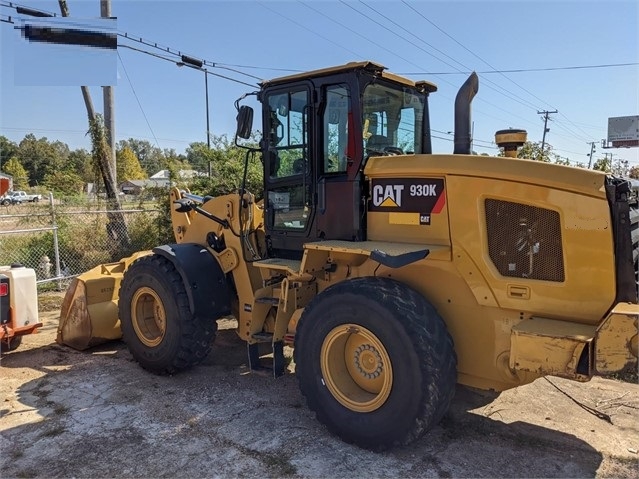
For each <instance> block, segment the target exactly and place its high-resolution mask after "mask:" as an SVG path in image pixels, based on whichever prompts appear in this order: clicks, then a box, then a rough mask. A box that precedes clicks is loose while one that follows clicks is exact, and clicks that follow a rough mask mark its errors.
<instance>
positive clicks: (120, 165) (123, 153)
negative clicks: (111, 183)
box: [116, 147, 148, 183]
mask: <svg viewBox="0 0 639 479" xmlns="http://www.w3.org/2000/svg"><path fill="white" fill-rule="evenodd" d="M116 159H117V162H116V165H117V178H118V183H121V182H123V181H127V180H143V179H145V178H147V177H148V175H147V174H146V172H145V171H144V170H143V169H142V166H140V162H139V161H138V158H137V156H135V153H133V150H132V149H131V148H129V147H124V148H122V149H121V150H120V151H118V152H117V154H116Z"/></svg>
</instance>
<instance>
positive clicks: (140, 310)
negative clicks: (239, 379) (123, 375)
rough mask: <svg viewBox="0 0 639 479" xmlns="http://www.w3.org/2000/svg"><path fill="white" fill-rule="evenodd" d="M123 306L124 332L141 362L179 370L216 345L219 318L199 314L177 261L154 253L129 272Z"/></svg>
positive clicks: (163, 369) (164, 371) (166, 370)
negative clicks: (192, 307) (192, 304)
mask: <svg viewBox="0 0 639 479" xmlns="http://www.w3.org/2000/svg"><path fill="white" fill-rule="evenodd" d="M118 310H119V316H120V322H121V327H122V337H123V339H124V341H125V342H126V344H127V346H128V348H129V351H130V352H131V354H132V355H133V357H134V358H135V360H136V361H138V362H139V363H140V365H141V366H142V367H143V368H145V369H147V370H149V371H151V372H153V373H156V374H173V373H175V372H177V371H180V370H182V369H186V368H189V367H191V366H194V365H196V364H199V363H200V362H202V361H203V360H204V359H205V358H206V357H207V355H208V354H209V352H210V350H211V346H212V343H213V340H214V338H215V333H216V332H217V322H216V321H215V319H217V318H215V319H208V318H207V319H203V318H198V317H195V316H194V315H193V314H192V313H191V310H190V308H189V301H188V297H187V294H186V290H185V288H184V283H183V282H182V277H181V276H180V275H179V273H178V272H177V270H176V269H175V266H174V265H173V263H171V261H169V260H168V259H166V258H164V257H162V256H158V255H149V256H145V257H143V258H140V259H138V260H137V261H135V262H134V263H133V264H132V265H131V266H130V267H129V269H128V270H127V271H126V273H125V274H124V278H123V280H122V283H121V286H120V294H119V301H118Z"/></svg>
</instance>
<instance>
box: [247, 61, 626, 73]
mask: <svg viewBox="0 0 639 479" xmlns="http://www.w3.org/2000/svg"><path fill="white" fill-rule="evenodd" d="M637 65H639V62H630V63H604V64H599V65H572V66H564V67H545V68H516V69H512V70H484V71H478V72H476V73H477V74H478V75H479V74H483V75H490V74H491V73H532V72H548V71H560V70H586V69H593V68H617V67H629V66H637ZM245 68H258V67H250V66H246V67H245ZM427 73H428V72H397V74H398V75H424V74H427ZM430 74H431V75H461V74H464V75H468V74H470V72H469V71H468V72H465V71H463V72H430Z"/></svg>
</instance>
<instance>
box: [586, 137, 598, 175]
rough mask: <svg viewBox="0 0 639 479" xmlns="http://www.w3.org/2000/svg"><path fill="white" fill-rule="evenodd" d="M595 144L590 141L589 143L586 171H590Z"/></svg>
mask: <svg viewBox="0 0 639 479" xmlns="http://www.w3.org/2000/svg"><path fill="white" fill-rule="evenodd" d="M596 144H597V142H596V141H591V142H590V154H589V155H588V156H589V157H590V160H588V169H590V168H591V167H592V155H593V154H594V153H595V145H596Z"/></svg>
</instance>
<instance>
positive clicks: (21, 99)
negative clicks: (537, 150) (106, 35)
mask: <svg viewBox="0 0 639 479" xmlns="http://www.w3.org/2000/svg"><path fill="white" fill-rule="evenodd" d="M67 3H68V6H69V10H70V14H71V16H72V17H77V18H78V19H94V18H95V17H98V16H99V15H100V2H99V0H68V1H67ZM7 5H9V2H8V1H5V0H0V20H6V19H7V16H9V15H10V16H12V18H14V19H15V18H16V11H15V9H12V8H9V7H8V6H7ZM14 5H15V4H14ZM19 5H23V6H28V7H33V8H37V9H41V10H45V11H48V12H56V13H59V7H58V2H57V1H56V0H41V1H38V0H23V1H21V2H20V3H19ZM111 8H112V15H113V16H116V17H117V31H118V32H119V33H122V34H124V33H127V34H128V35H129V36H131V37H135V38H138V39H140V38H141V39H143V40H144V41H145V42H147V43H151V44H154V45H155V44H158V45H159V46H161V47H163V48H164V51H163V50H161V49H160V48H154V47H153V46H149V45H144V44H142V43H140V42H137V41H132V40H127V39H122V38H121V37H120V38H118V49H117V52H116V56H117V60H113V58H114V57H113V56H111V57H109V58H110V60H107V61H109V62H110V63H109V65H114V64H115V66H114V67H113V68H115V69H116V71H115V72H114V73H113V74H111V75H106V77H109V76H110V77H111V78H113V77H115V81H116V82H117V86H116V88H115V89H114V90H115V94H114V95H115V120H116V128H115V130H116V140H118V141H119V140H121V139H128V138H136V139H143V140H148V141H150V142H151V143H152V144H154V145H156V146H158V147H160V148H173V149H175V150H176V151H177V152H178V153H182V152H184V150H185V149H186V148H187V147H188V145H189V143H191V142H195V141H201V142H205V141H206V103H205V93H206V91H205V82H204V75H205V74H204V72H202V71H198V70H195V69H192V68H189V67H186V66H183V67H181V68H180V67H178V66H177V65H176V63H177V62H179V57H178V56H175V55H172V54H171V52H174V53H175V52H180V53H182V54H187V55H189V56H191V57H194V58H198V59H201V60H206V62H207V64H208V66H207V67H206V68H207V70H208V71H209V72H211V73H212V74H215V75H216V76H214V75H209V76H208V93H209V115H210V131H211V133H212V134H215V135H220V134H229V135H232V134H233V132H234V131H235V116H236V110H235V108H234V106H233V102H234V101H235V100H236V99H237V98H239V97H240V96H241V95H242V94H244V93H246V92H250V91H254V90H256V89H257V87H256V84H257V82H258V81H259V79H270V78H275V77H278V76H282V75H287V74H289V73H293V72H294V71H304V70H312V69H317V68H324V67H328V66H334V65H339V64H343V63H346V62H350V61H359V60H372V61H375V62H377V63H381V64H383V65H385V66H386V67H388V69H389V71H391V72H393V73H399V74H404V75H405V76H407V77H408V78H411V79H413V80H429V81H431V82H434V83H435V84H437V85H438V88H439V89H438V91H437V92H436V93H434V94H432V95H431V97H430V116H431V127H432V129H433V137H434V139H433V150H434V152H438V153H451V152H452V150H453V141H452V140H453V136H452V134H451V132H452V131H453V127H454V118H453V106H454V99H455V95H456V93H457V90H458V89H459V87H460V86H461V85H462V83H463V82H464V81H465V79H466V77H467V76H468V74H469V73H470V72H471V71H473V70H475V71H477V72H478V74H479V93H478V94H477V96H476V97H475V100H474V102H473V110H472V114H473V122H474V123H473V125H474V126H473V128H474V139H475V141H474V145H473V147H474V149H475V150H476V151H477V152H478V153H488V154H497V153H498V149H497V148H496V146H495V145H494V133H495V131H497V130H501V129H505V128H522V129H525V130H527V131H528V139H529V141H541V139H542V134H543V129H544V122H543V118H542V115H541V114H538V111H543V110H548V111H553V110H557V111H558V113H555V114H551V115H549V116H550V121H549V123H548V128H549V129H550V131H549V132H548V133H547V135H546V142H547V143H549V144H551V145H552V146H553V148H554V152H555V153H557V154H559V155H560V156H562V157H563V158H568V159H569V160H570V161H572V162H573V163H577V162H580V163H584V164H587V163H588V156H587V155H588V153H590V144H589V142H593V141H594V142H596V149H595V154H594V158H595V159H597V158H600V157H602V156H603V154H604V153H612V154H613V155H614V157H613V158H614V159H615V160H617V159H625V160H628V161H629V163H630V165H631V166H634V165H639V148H630V149H629V148H624V149H603V148H602V147H601V140H602V139H604V138H606V137H607V126H608V118H610V117H620V116H632V115H639V65H638V63H639V31H638V25H639V2H637V1H636V0H632V1H623V0H607V1H604V0H602V1H584V0H570V1H551V0H545V1H540V0H535V1H519V0H509V1H483V0H477V1H455V0H452V1H412V0H406V1H401V0H397V1H369V0H364V1H359V0H344V1H300V0H291V1H284V2H281V1H215V0H200V1H177V0H138V1H136V0H126V1H122V0H112V7H111ZM18 17H19V16H18ZM23 18H24V17H23ZM79 21H80V20H79ZM18 25H19V23H18V24H16V25H12V24H9V23H6V22H2V23H0V135H4V136H6V137H8V138H9V139H11V140H13V141H16V142H19V141H20V140H21V139H22V138H23V137H24V135H26V134H27V133H33V134H35V135H36V136H37V137H38V138H40V137H46V138H48V139H49V140H52V141H53V140H60V141H63V142H65V143H67V144H68V145H69V147H70V148H71V149H75V148H86V149H90V142H89V137H88V136H87V135H86V131H87V117H86V109H85V106H84V102H83V99H82V95H81V91H80V88H79V87H78V86H59V85H60V82H59V81H57V80H56V78H57V75H60V73H61V72H68V71H74V70H73V69H74V68H79V67H78V66H77V65H76V64H74V63H73V62H72V61H71V60H69V55H68V54H64V55H63V54H59V56H58V53H56V52H59V46H54V45H46V44H45V45H38V44H36V43H35V42H28V41H26V40H25V39H24V37H23V36H22V35H21V33H20V30H19V29H16V28H15V27H16V26H18ZM126 46H128V47H133V48H137V49H139V50H144V51H145V52H148V53H143V52H139V51H135V50H132V49H131V48H127V47H126ZM47 47H48V49H47ZM69 48H75V49H76V50H75V51H76V52H78V51H79V50H78V49H82V48H85V47H69ZM167 48H168V51H167ZM85 50H86V48H85ZM42 51H44V53H42ZM149 53H151V54H149ZM94 54H95V55H98V52H95V53H94ZM83 55H89V56H91V55H93V54H92V53H91V52H90V51H89V52H88V53H87V52H86V51H84V52H80V53H78V58H82V57H83ZM154 55H155V56H154ZM157 56H161V57H163V58H167V59H169V60H170V61H167V60H165V59H162V58H158V57H157ZM52 58H55V59H57V58H59V59H60V60H59V61H57V62H56V61H51V59H52ZM628 63H630V64H632V65H627V66H614V67H613V66H602V65H613V64H628ZM213 64H215V66H212V65H213ZM86 65H90V62H88V61H87V63H86ZM585 66H588V67H590V66H598V67H597V68H569V69H565V68H567V67H585ZM558 68H559V69H558ZM87 69H88V70H93V69H94V67H92V66H88V67H87ZM548 69H552V70H548ZM234 70H235V71H234ZM508 70H543V71H526V72H508V73H506V72H504V71H508ZM25 71H30V72H31V73H30V75H33V76H34V77H37V79H36V78H34V79H33V81H32V82H31V83H32V84H33V83H37V85H35V86H28V85H26V84H25V75H24V72H25ZM496 71H497V72H502V73H497V72H496ZM238 72H239V73H238ZM28 76H29V75H27V77H28ZM222 76H224V77H228V78H232V79H235V80H237V81H239V82H243V83H238V82H237V81H231V80H229V79H226V78H222ZM255 77H257V78H255ZM36 80H37V81H36ZM105 81H109V80H105ZM245 83H246V84H245ZM67 84H68V83H67ZM247 84H248V85H247ZM47 85H49V86H47ZM54 85H55V86H54ZM91 94H92V96H93V103H94V105H95V107H96V110H98V111H101V110H102V92H101V88H100V87H99V86H92V87H91ZM249 104H251V103H249ZM252 106H254V107H256V108H257V105H255V104H252ZM256 118H259V115H257V116H256ZM254 128H259V125H257V122H256V124H254Z"/></svg>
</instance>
